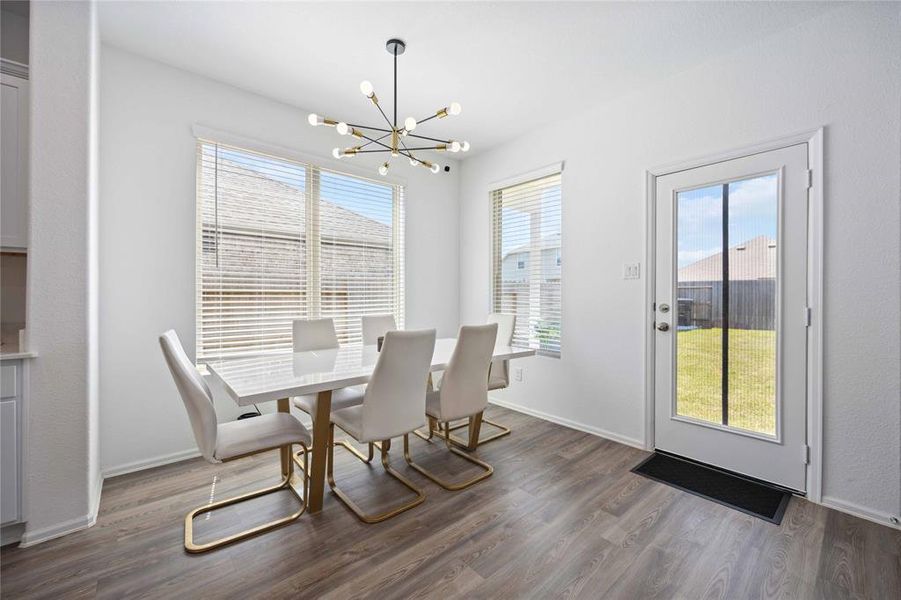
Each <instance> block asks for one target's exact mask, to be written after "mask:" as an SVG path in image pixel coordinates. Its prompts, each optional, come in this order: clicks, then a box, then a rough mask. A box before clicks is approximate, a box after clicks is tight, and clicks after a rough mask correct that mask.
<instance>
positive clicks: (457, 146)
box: [447, 141, 460, 152]
mask: <svg viewBox="0 0 901 600" xmlns="http://www.w3.org/2000/svg"><path fill="white" fill-rule="evenodd" d="M447 149H448V150H449V151H451V152H459V151H460V142H455V141H451V143H450V144H448V145H447Z"/></svg>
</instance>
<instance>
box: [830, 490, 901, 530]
mask: <svg viewBox="0 0 901 600" xmlns="http://www.w3.org/2000/svg"><path fill="white" fill-rule="evenodd" d="M820 504H822V505H823V506H826V507H828V508H833V509H835V510H837V511H839V512H843V513H847V514H849V515H851V516H854V517H860V518H861V519H866V520H867V521H872V522H873V523H877V524H879V525H885V526H886V527H891V528H892V529H901V523H892V521H891V519H892V517H893V516H894V517H895V519H898V518H899V517H898V516H896V515H891V514H889V513H882V512H878V511H874V510H871V509H869V508H867V507H865V506H861V505H859V504H856V503H854V502H848V501H847V500H839V499H838V498H833V497H832V496H823V497H822V499H821V501H820Z"/></svg>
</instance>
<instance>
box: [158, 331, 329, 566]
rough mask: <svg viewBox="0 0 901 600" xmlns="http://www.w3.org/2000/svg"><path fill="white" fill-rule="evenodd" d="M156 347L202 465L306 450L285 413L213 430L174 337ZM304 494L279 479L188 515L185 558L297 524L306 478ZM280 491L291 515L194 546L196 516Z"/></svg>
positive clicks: (209, 403) (304, 438)
mask: <svg viewBox="0 0 901 600" xmlns="http://www.w3.org/2000/svg"><path fill="white" fill-rule="evenodd" d="M160 346H161V347H162V349H163V356H164V357H165V359H166V364H167V365H168V366H169V371H170V372H171V373H172V378H173V379H174V380H175V387H176V388H178V393H179V394H180V395H181V399H182V401H183V402H184V404H185V409H186V410H187V411H188V419H189V420H190V421H191V428H192V429H193V430H194V438H195V440H196V441H197V446H198V447H199V448H200V453H201V454H202V455H203V457H204V458H205V459H206V460H207V461H209V462H211V463H220V462H226V461H231V460H235V459H238V458H243V457H245V456H250V455H253V454H259V453H261V452H266V451H268V450H273V449H276V448H286V447H287V448H288V449H289V451H290V447H291V445H292V444H299V445H300V446H302V447H304V448H308V447H309V445H310V441H311V440H310V434H309V432H308V431H307V429H306V427H304V426H303V424H302V423H301V422H300V421H298V420H297V419H296V418H294V417H293V416H291V415H290V414H288V413H281V412H279V413H272V414H266V415H262V416H259V417H254V418H252V419H246V420H242V421H233V422H230V423H222V424H221V425H220V424H218V423H217V421H216V410H215V408H214V407H213V396H212V394H211V393H210V389H209V387H207V385H206V382H205V381H204V380H203V377H201V375H200V373H199V372H198V371H197V368H196V367H195V366H194V364H193V363H192V362H191V360H190V359H189V358H188V356H187V354H185V351H184V348H182V345H181V341H180V340H179V339H178V335H177V334H176V333H175V331H173V330H171V329H170V330H169V331H167V332H165V333H164V334H163V335H161V336H160ZM304 456H306V455H304ZM305 466H306V465H305ZM304 473H306V471H305V472H304ZM303 488H304V492H303V497H301V496H299V495H298V494H297V491H296V490H295V489H294V487H293V486H292V485H291V481H290V479H289V478H288V477H286V476H285V474H284V473H283V474H282V480H281V482H279V483H278V484H277V485H274V486H271V487H267V488H263V489H261V490H257V491H254V492H250V493H247V494H242V495H240V496H236V497H234V498H229V499H227V500H219V501H218V502H212V503H210V504H205V505H203V506H201V507H200V508H196V509H194V510H192V511H191V512H189V513H188V514H187V516H186V517H185V549H186V550H187V551H188V552H204V551H206V550H212V549H214V548H218V547H220V546H223V545H225V544H229V543H231V542H236V541H238V540H241V539H244V538H247V537H250V536H252V535H256V534H259V533H263V532H264V531H268V530H270V529H274V528H275V527H279V526H281V525H285V524H287V523H290V522H292V521H294V520H296V519H297V518H298V517H300V515H301V514H303V512H304V510H306V507H307V501H306V498H307V492H308V490H309V480H308V478H307V477H306V475H305V474H304V477H303ZM285 489H287V490H290V491H291V492H292V493H293V494H294V495H295V496H297V499H298V500H300V502H301V506H300V509H299V510H298V511H296V512H294V513H293V514H291V515H288V516H287V517H282V518H281V519H277V520H275V521H271V522H269V523H265V524H263V525H258V526H256V527H253V528H251V529H248V530H246V531H242V532H240V533H236V534H233V535H229V536H227V537H224V538H221V539H218V540H214V541H211V542H207V543H204V544H197V543H195V542H194V534H193V524H194V517H195V516H197V515H199V514H202V513H206V512H209V511H212V510H215V509H217V508H222V507H224V506H229V505H231V504H237V503H238V502H243V501H245V500H250V499H251V498H257V497H259V496H263V495H266V494H271V493H273V492H277V491H279V490H285Z"/></svg>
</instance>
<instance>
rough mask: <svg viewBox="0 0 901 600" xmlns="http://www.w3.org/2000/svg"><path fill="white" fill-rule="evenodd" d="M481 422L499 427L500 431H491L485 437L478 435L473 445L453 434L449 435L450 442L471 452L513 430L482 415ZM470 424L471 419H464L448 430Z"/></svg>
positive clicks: (454, 429)
mask: <svg viewBox="0 0 901 600" xmlns="http://www.w3.org/2000/svg"><path fill="white" fill-rule="evenodd" d="M482 423H488V424H489V425H491V426H492V427H495V428H497V429H500V431H498V432H495V433H492V434H491V435H489V436H485V437H481V436H479V440H478V442H476V444H475V445H474V446H470V444H469V442H467V441H466V440H463V439H461V438H459V437H457V436H455V435H451V436H450V441H451V443H452V444H454V445H457V446H460V447H461V448H466V449H467V450H469V451H470V452H473V451H474V450H475V449H476V448H478V447H479V446H481V445H482V444H487V443H488V442H493V441H494V440H498V439H500V438H502V437H504V436H507V435H510V434H511V433H513V430H512V429H510V428H509V427H507V426H505V425H501V424H500V423H497V422H496V421H491V420H489V419H486V418H485V417H482ZM471 425H472V420H469V421H466V422H465V423H460V424H458V425H454V426H453V427H451V428H450V430H451V431H456V430H458V429H463V428H464V427H470V426H471Z"/></svg>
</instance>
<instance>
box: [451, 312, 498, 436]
mask: <svg viewBox="0 0 901 600" xmlns="http://www.w3.org/2000/svg"><path fill="white" fill-rule="evenodd" d="M496 338H497V323H490V324H488V325H464V326H463V327H461V328H460V336H459V337H458V338H457V345H456V346H455V347H454V352H453V354H451V358H450V362H449V363H448V364H447V370H446V371H444V375H443V376H442V378H441V388H440V390H439V393H440V402H441V418H442V419H445V420H448V421H452V420H454V419H461V418H463V417H469V416H471V415H474V414H476V413H479V412H481V411H483V410H485V407H486V406H488V369H489V367H490V365H491V356H492V355H493V354H494V342H495V340H496Z"/></svg>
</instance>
